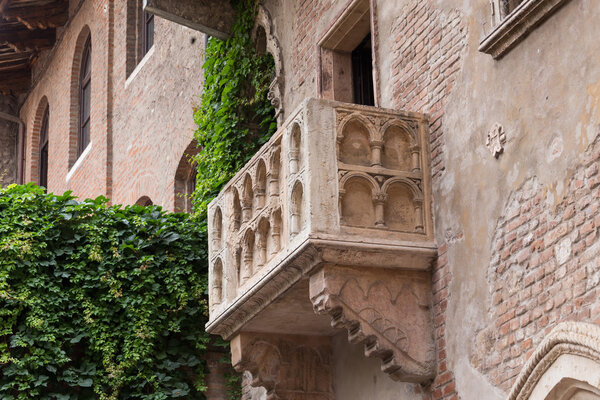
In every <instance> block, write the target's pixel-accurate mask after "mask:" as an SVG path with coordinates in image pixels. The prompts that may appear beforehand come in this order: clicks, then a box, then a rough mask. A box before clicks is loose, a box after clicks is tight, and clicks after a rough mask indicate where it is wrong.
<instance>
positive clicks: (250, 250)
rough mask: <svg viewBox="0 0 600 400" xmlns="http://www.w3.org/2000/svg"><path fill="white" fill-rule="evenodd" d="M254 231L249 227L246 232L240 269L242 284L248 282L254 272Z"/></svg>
mask: <svg viewBox="0 0 600 400" xmlns="http://www.w3.org/2000/svg"><path fill="white" fill-rule="evenodd" d="M253 261H254V232H253V231H252V229H250V228H248V230H247V231H246V233H245V234H244V244H243V248H242V265H241V270H240V285H243V284H244V283H246V281H247V280H248V279H250V278H251V277H252V274H254V265H253Z"/></svg>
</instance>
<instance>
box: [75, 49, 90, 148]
mask: <svg viewBox="0 0 600 400" xmlns="http://www.w3.org/2000/svg"><path fill="white" fill-rule="evenodd" d="M90 39H91V38H90V37H88V38H87V40H86V42H85V45H84V47H83V56H82V58H81V59H82V64H81V73H80V75H79V77H80V78H79V131H78V146H77V157H79V156H81V154H82V153H83V151H84V150H85V148H86V147H87V146H88V144H89V143H90V100H91V86H92V85H91V80H92V71H91V70H92V65H91V64H92V42H91V40H90Z"/></svg>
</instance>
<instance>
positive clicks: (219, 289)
mask: <svg viewBox="0 0 600 400" xmlns="http://www.w3.org/2000/svg"><path fill="white" fill-rule="evenodd" d="M211 281H212V282H211V285H210V300H211V303H212V305H213V306H214V305H217V304H221V302H222V301H223V262H222V261H221V259H220V258H217V259H216V260H215V261H214V263H213V266H212V271H211Z"/></svg>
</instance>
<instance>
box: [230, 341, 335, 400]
mask: <svg viewBox="0 0 600 400" xmlns="http://www.w3.org/2000/svg"><path fill="white" fill-rule="evenodd" d="M231 362H232V364H233V367H234V368H235V370H236V371H238V372H243V371H248V372H250V373H251V374H252V378H253V381H252V383H251V385H252V386H254V387H261V386H262V387H264V388H265V389H266V390H267V400H288V399H302V400H333V399H334V395H333V385H332V368H331V347H330V344H329V337H326V336H296V335H273V334H263V333H246V332H242V333H240V334H238V335H237V336H235V337H234V338H233V339H232V340H231Z"/></svg>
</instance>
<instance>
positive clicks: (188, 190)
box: [174, 140, 198, 213]
mask: <svg viewBox="0 0 600 400" xmlns="http://www.w3.org/2000/svg"><path fill="white" fill-rule="evenodd" d="M196 154H198V145H197V144H196V141H195V140H192V142H191V143H190V144H189V145H188V147H187V148H186V149H185V151H184V152H183V155H182V156H181V159H180V160H179V165H178V166H177V171H175V185H174V186H175V212H187V213H191V212H192V209H193V204H192V195H193V194H194V191H195V190H196V175H198V165H197V164H196V162H195V161H194V156H195V155H196Z"/></svg>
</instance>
